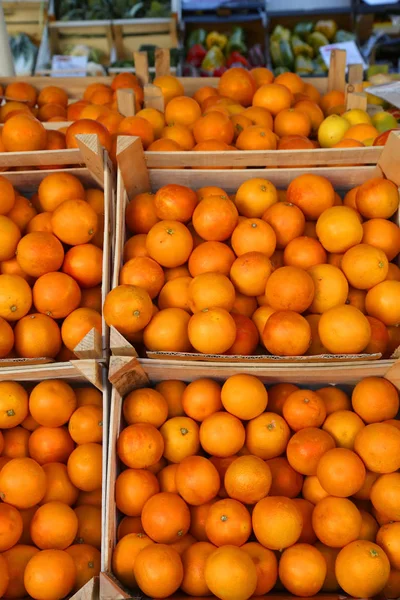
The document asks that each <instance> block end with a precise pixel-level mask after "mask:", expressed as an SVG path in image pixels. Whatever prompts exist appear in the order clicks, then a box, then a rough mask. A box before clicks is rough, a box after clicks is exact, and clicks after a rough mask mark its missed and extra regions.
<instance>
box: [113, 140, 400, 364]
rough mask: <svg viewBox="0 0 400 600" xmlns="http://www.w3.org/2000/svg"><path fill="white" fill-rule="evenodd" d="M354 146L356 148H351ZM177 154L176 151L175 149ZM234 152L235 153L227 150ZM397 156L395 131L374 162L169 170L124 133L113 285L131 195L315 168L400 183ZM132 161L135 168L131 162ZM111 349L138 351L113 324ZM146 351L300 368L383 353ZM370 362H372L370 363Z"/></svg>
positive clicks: (281, 184) (339, 185) (336, 179)
mask: <svg viewBox="0 0 400 600" xmlns="http://www.w3.org/2000/svg"><path fill="white" fill-rule="evenodd" d="M351 150H354V149H351ZM174 154H177V153H174ZM229 154H234V153H229ZM396 156H397V157H398V156H400V135H396V134H395V133H392V134H391V135H390V136H389V139H388V142H387V144H386V146H384V148H383V150H382V153H381V155H380V157H379V160H378V163H377V165H376V166H375V167H343V168H341V169H335V168H326V169H323V168H319V169H316V170H315V169H310V168H307V169H300V168H299V169H269V170H268V172H266V171H265V169H253V170H251V171H249V170H246V169H238V170H233V169H232V170H229V171H226V170H222V169H216V170H208V171H207V170H202V171H190V170H185V169H180V170H173V169H171V170H169V169H159V170H157V169H150V170H149V169H148V168H147V165H146V158H145V155H144V152H143V146H142V143H141V140H140V138H134V137H128V136H121V137H120V138H119V139H118V146H117V161H118V176H117V201H116V219H115V224H116V234H115V252H114V262H113V273H112V284H111V288H112V289H114V288H115V287H117V286H118V283H119V272H120V269H121V267H122V265H123V249H124V244H125V242H126V240H127V231H126V226H125V210H126V206H127V204H128V202H129V200H130V199H132V198H133V197H134V196H135V195H136V194H139V193H142V192H147V191H152V192H154V191H157V190H158V189H159V188H160V187H162V186H163V185H167V184H169V183H171V182H174V183H175V184H180V185H185V186H188V187H191V188H193V189H198V188H200V187H203V186H205V185H215V186H218V187H222V189H224V190H225V191H226V192H227V193H234V192H236V190H237V188H238V187H239V186H240V185H241V184H242V183H243V182H244V181H247V180H249V179H252V178H253V177H266V176H267V177H268V180H269V181H271V182H272V183H273V184H274V185H275V186H276V187H278V188H283V189H286V188H287V186H288V185H289V183H290V182H291V181H292V180H293V179H294V178H295V177H297V176H298V175H301V174H303V173H315V174H318V175H322V176H324V177H327V179H329V180H330V181H331V183H332V184H333V185H334V187H335V188H336V189H339V190H341V191H346V192H347V191H348V190H349V189H351V188H353V187H355V186H356V185H360V184H362V183H364V182H365V181H367V180H368V179H371V178H373V177H386V178H387V179H390V180H391V181H393V182H394V183H395V184H396V185H397V186H399V185H400V169H399V164H400V163H399V162H398V159H396ZM133 167H134V168H133ZM395 219H396V222H397V224H399V211H397V214H396V216H395ZM110 349H111V354H112V355H114V356H116V355H125V356H128V355H131V356H135V357H137V353H136V350H135V349H134V348H133V346H132V345H131V344H130V343H129V342H128V341H127V340H126V339H125V338H124V337H123V336H122V335H121V334H119V333H118V332H117V331H116V330H115V329H114V328H111V331H110ZM147 356H148V357H149V358H152V359H168V360H170V361H173V360H181V359H182V358H184V359H185V360H203V361H207V360H211V361H215V360H219V361H226V360H227V361H230V362H234V361H238V362H241V361H246V362H247V363H248V364H256V363H257V362H264V363H266V362H268V363H270V364H273V363H277V362H278V361H280V362H285V363H287V362H288V361H290V362H295V363H297V364H298V363H301V364H302V368H304V365H305V364H307V363H308V364H310V363H311V364H313V365H318V366H320V365H326V364H328V363H329V364H330V365H331V364H332V363H341V362H348V361H350V360H351V361H361V362H366V363H368V361H373V360H376V359H379V358H381V355H379V354H374V355H363V354H360V355H357V356H346V355H344V356H337V355H326V356H325V355H324V356H305V357H293V358H289V357H286V358H284V359H283V358H282V357H271V356H267V355H259V356H250V357H239V356H238V357H234V358H232V357H225V356H220V355H210V356H207V357H205V356H204V355H201V354H198V353H173V352H147ZM399 356H400V354H398V350H396V352H395V353H394V354H393V356H392V359H391V363H390V364H394V360H395V359H396V358H398V357H399ZM370 364H371V363H370ZM369 368H370V367H368V366H366V367H365V369H366V374H367V372H368V371H369Z"/></svg>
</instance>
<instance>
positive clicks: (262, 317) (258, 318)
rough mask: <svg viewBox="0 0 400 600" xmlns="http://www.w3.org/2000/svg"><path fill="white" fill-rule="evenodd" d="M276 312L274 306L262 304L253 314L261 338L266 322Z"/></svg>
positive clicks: (252, 317)
mask: <svg viewBox="0 0 400 600" xmlns="http://www.w3.org/2000/svg"><path fill="white" fill-rule="evenodd" d="M274 312H275V311H274V309H273V308H271V307H270V306H268V305H267V304H263V305H262V306H259V307H258V308H257V309H256V310H255V311H254V313H253V314H252V316H251V319H252V321H253V323H254V324H255V326H256V327H257V330H258V334H259V337H260V338H262V335H263V332H264V327H265V324H266V322H267V321H268V319H269V318H270V316H271V315H272V313H274Z"/></svg>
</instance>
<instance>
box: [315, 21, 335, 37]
mask: <svg viewBox="0 0 400 600" xmlns="http://www.w3.org/2000/svg"><path fill="white" fill-rule="evenodd" d="M314 31H318V32H319V33H322V34H323V35H324V36H325V37H326V38H328V40H329V41H330V42H332V41H333V38H334V37H335V33H336V31H337V25H336V23H335V21H332V19H327V20H323V19H321V20H320V21H317V23H316V25H315V27H314Z"/></svg>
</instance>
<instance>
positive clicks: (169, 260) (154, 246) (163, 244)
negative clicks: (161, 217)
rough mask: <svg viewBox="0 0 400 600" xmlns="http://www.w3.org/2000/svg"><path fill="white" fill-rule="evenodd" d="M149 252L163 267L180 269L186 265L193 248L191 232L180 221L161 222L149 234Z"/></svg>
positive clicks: (147, 243)
mask: <svg viewBox="0 0 400 600" xmlns="http://www.w3.org/2000/svg"><path fill="white" fill-rule="evenodd" d="M146 247H147V250H148V252H149V254H150V256H151V258H153V259H154V260H155V261H157V262H158V263H159V264H160V265H162V266H163V267H178V266H180V265H182V264H184V263H185V262H186V261H187V259H188V258H189V255H190V253H191V251H192V248H193V239H192V236H191V234H190V231H189V230H188V229H187V227H185V225H183V224H182V223H179V222H178V221H160V222H159V223H156V224H155V225H154V226H153V227H152V228H151V229H150V231H149V232H148V234H147V238H146Z"/></svg>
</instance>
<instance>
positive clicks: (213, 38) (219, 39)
mask: <svg viewBox="0 0 400 600" xmlns="http://www.w3.org/2000/svg"><path fill="white" fill-rule="evenodd" d="M227 43H228V38H227V37H226V35H223V34H222V33H218V31H212V32H211V33H209V34H208V36H207V37H206V46H207V49H208V50H209V49H210V48H212V47H213V46H218V48H221V50H223V49H224V48H225V46H226V44H227Z"/></svg>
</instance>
